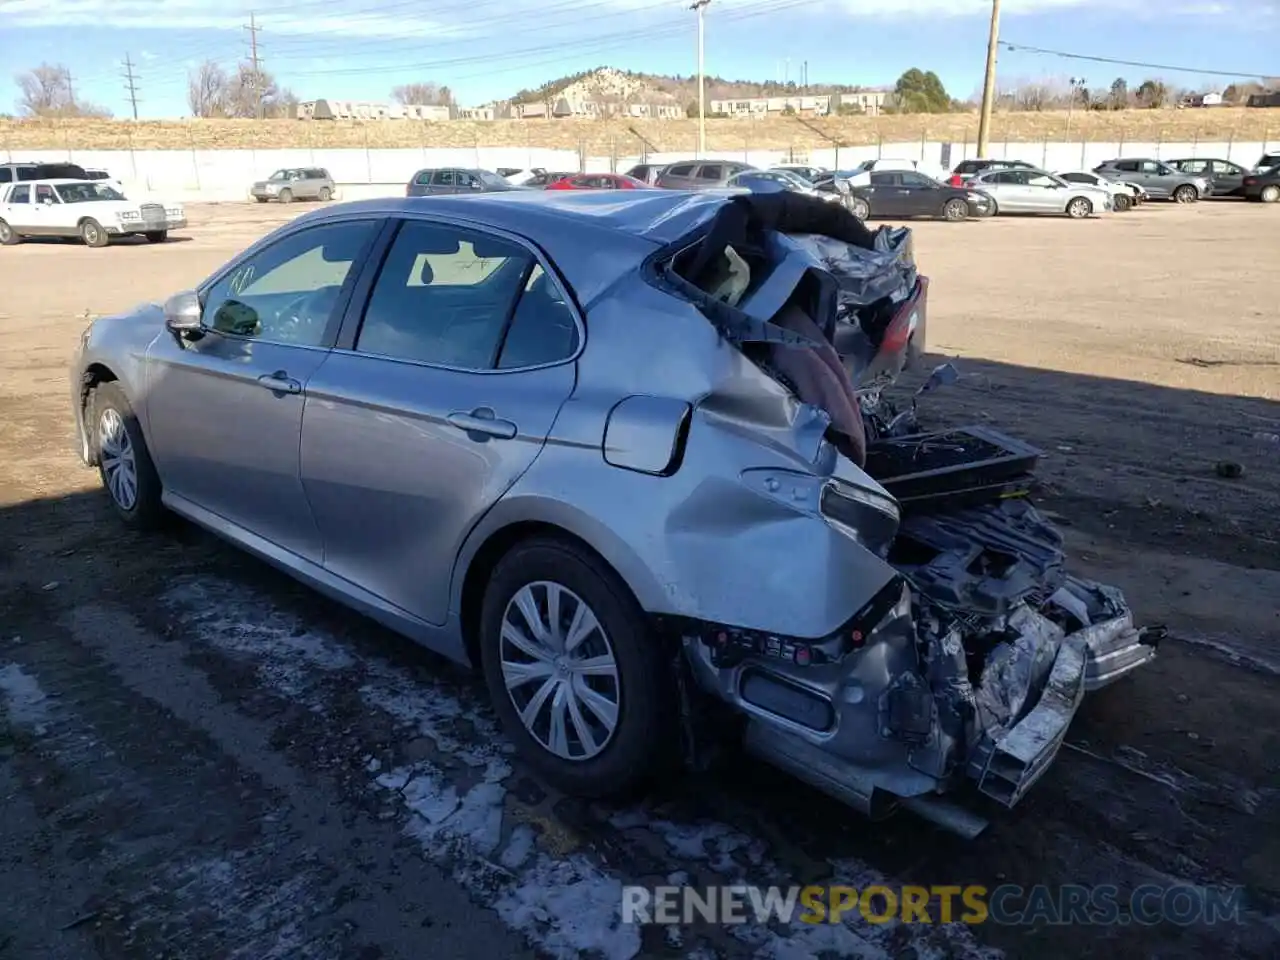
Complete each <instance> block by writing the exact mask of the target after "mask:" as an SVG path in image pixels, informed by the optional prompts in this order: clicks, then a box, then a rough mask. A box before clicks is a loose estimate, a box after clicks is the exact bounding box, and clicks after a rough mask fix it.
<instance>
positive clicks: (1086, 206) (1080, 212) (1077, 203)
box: [1067, 197, 1093, 220]
mask: <svg viewBox="0 0 1280 960" xmlns="http://www.w3.org/2000/svg"><path fill="white" fill-rule="evenodd" d="M1091 213H1093V204H1092V203H1090V202H1089V201H1088V200H1086V199H1085V198H1084V197H1076V198H1075V199H1074V200H1072V201H1071V202H1070V203H1068V204H1067V216H1068V217H1070V218H1071V219H1072V220H1082V219H1084V218H1085V217H1087V216H1089V214H1091Z"/></svg>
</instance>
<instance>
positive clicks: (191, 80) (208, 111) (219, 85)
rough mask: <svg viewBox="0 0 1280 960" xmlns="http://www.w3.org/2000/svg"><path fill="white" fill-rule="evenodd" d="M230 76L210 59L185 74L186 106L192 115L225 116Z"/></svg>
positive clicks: (205, 116) (227, 110)
mask: <svg viewBox="0 0 1280 960" xmlns="http://www.w3.org/2000/svg"><path fill="white" fill-rule="evenodd" d="M230 86H231V78H230V77H228V76H227V71H225V70H223V69H222V67H220V66H219V65H218V64H217V63H215V62H214V61H212V60H206V61H205V62H204V63H202V64H200V66H199V67H197V68H196V69H195V70H194V71H193V72H191V73H190V74H188V75H187V106H188V107H190V108H191V115H192V116H193V117H203V118H206V119H207V118H209V117H225V116H227V115H228V113H229V112H230V111H229V107H230V104H229V99H230V97H229V94H230Z"/></svg>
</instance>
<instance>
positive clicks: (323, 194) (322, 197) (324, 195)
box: [316, 187, 333, 203]
mask: <svg viewBox="0 0 1280 960" xmlns="http://www.w3.org/2000/svg"><path fill="white" fill-rule="evenodd" d="M316 199H317V200H319V201H320V202H321V203H328V202H329V201H330V200H332V199H333V192H332V191H331V190H330V189H329V188H328V187H321V188H320V192H319V193H317V194H316Z"/></svg>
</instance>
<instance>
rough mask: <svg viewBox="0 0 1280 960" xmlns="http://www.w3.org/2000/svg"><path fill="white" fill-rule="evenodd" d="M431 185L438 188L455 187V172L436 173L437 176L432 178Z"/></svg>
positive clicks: (441, 171) (440, 171)
mask: <svg viewBox="0 0 1280 960" xmlns="http://www.w3.org/2000/svg"><path fill="white" fill-rule="evenodd" d="M431 184H432V186H436V187H452V186H454V185H455V180H454V176H453V171H452V170H437V171H436V172H435V176H433V177H432V178H431Z"/></svg>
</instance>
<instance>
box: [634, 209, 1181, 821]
mask: <svg viewBox="0 0 1280 960" xmlns="http://www.w3.org/2000/svg"><path fill="white" fill-rule="evenodd" d="M676 246H677V247H678V250H676V251H675V252H674V253H671V254H670V255H669V256H666V257H665V259H664V260H663V261H662V262H661V263H660V264H659V267H658V273H659V283H660V284H662V285H663V286H665V287H666V289H667V290H668V291H669V292H670V293H672V294H673V295H675V296H677V297H679V298H681V299H685V300H688V301H690V302H691V303H692V304H693V305H694V306H696V307H697V308H698V310H699V311H700V312H701V313H702V314H703V315H704V316H705V317H706V318H707V319H708V320H709V321H710V322H711V323H712V324H713V325H714V326H715V328H716V329H717V331H718V332H719V333H720V334H721V336H722V337H723V338H724V339H725V340H728V341H729V342H730V343H732V344H734V345H735V346H736V347H737V348H738V349H739V350H740V351H742V352H743V353H744V354H745V355H746V356H747V357H748V358H749V359H751V360H753V361H754V362H755V363H756V365H757V366H758V367H759V368H760V369H761V370H762V371H763V372H764V373H765V374H767V375H768V377H769V378H770V379H771V380H773V381H775V382H776V383H778V384H781V385H782V386H783V387H785V388H786V392H787V394H788V395H789V396H788V397H787V398H786V399H787V401H788V402H790V403H792V405H793V407H794V406H795V405H796V404H797V403H798V406H799V409H801V410H804V411H808V412H809V413H814V412H815V411H816V413H817V414H818V415H820V416H822V417H825V423H826V429H825V434H824V436H825V439H824V440H823V441H822V444H821V448H820V450H819V452H818V454H817V455H816V456H815V457H814V458H813V463H812V466H811V467H810V468H808V469H805V470H792V469H776V470H770V469H762V470H759V471H746V472H745V473H744V476H743V478H742V482H744V483H747V484H748V485H751V486H753V488H754V489H756V491H757V492H758V493H759V494H760V495H761V496H762V497H765V498H766V499H768V500H770V501H771V502H785V503H788V504H790V505H792V506H793V507H794V509H795V510H797V511H808V512H809V515H810V517H811V519H812V520H813V522H814V523H820V524H825V525H826V526H827V527H828V528H830V530H833V531H835V532H836V533H837V534H838V535H839V536H841V537H843V538H845V539H847V540H848V541H852V542H853V543H855V544H856V545H857V546H858V547H860V548H861V549H860V550H858V551H857V552H856V553H854V554H850V553H849V552H847V551H845V550H844V545H843V544H842V546H841V549H840V550H832V551H830V557H831V562H830V565H829V566H828V567H827V568H826V571H825V577H826V578H827V582H826V583H824V584H822V585H820V586H815V585H814V584H812V583H804V582H802V581H801V580H799V579H797V581H796V586H795V595H796V598H797V599H796V602H797V603H804V602H805V598H806V597H811V596H817V595H822V596H830V595H831V594H832V593H839V594H841V595H842V596H844V597H845V598H846V600H847V609H848V610H849V611H851V615H850V616H849V617H848V618H847V620H845V621H844V622H843V623H840V624H839V625H837V626H835V628H834V629H832V630H831V631H830V632H828V633H826V634H825V635H823V636H816V637H815V636H788V635H783V634H779V633H778V632H777V631H776V629H755V628H754V627H753V625H752V624H751V623H749V622H748V623H727V622H714V621H709V620H702V619H699V618H697V617H659V618H657V620H658V625H659V627H660V629H662V630H663V631H664V632H666V633H667V634H668V635H669V636H672V637H674V638H675V639H676V640H677V641H678V643H679V647H680V649H681V650H682V652H683V658H684V665H685V668H686V669H687V674H688V676H689V678H690V684H689V685H690V686H691V687H692V688H694V689H697V690H701V691H702V692H703V693H705V694H709V695H710V698H711V702H712V703H714V704H717V705H719V706H720V707H723V706H725V705H727V707H728V708H729V709H728V710H727V711H725V710H720V711H719V712H720V713H721V714H727V715H728V717H729V718H730V720H731V722H732V723H733V725H734V729H735V730H736V731H737V732H740V733H741V736H742V738H743V742H744V744H745V746H746V748H747V750H748V751H749V752H750V753H752V754H754V755H755V756H757V757H759V758H761V759H763V760H765V761H767V762H769V763H771V764H773V765H774V766H776V767H779V768H781V769H783V770H786V771H788V772H790V773H791V774H793V775H795V776H796V777H798V778H799V779H801V780H804V781H806V782H808V783H810V784H812V785H813V786H815V787H817V788H819V789H820V790H822V791H824V792H826V793H827V794H829V795H831V796H834V797H836V798H838V799H839V800H841V801H843V802H845V803H847V804H848V805H850V806H852V807H854V808H856V809H858V810H860V811H861V812H863V813H865V814H867V815H869V816H871V817H873V818H878V817H880V816H882V815H886V814H888V813H890V812H892V811H893V810H894V809H895V808H897V807H900V806H901V807H906V808H908V809H911V810H913V811H914V812H916V813H918V814H920V815H922V816H925V817H927V818H930V819H932V820H933V821H935V822H937V823H940V824H942V825H944V826H946V827H948V828H950V829H952V830H955V831H956V832H959V833H961V834H964V835H968V836H973V835H976V834H977V833H978V832H979V831H980V830H981V829H982V828H983V827H984V826H985V823H986V821H985V820H984V819H983V818H982V817H981V816H979V815H978V814H977V813H976V812H974V809H973V804H964V803H956V802H952V800H951V799H949V797H948V796H947V795H952V794H956V795H963V794H964V793H965V792H969V793H973V792H975V791H976V792H977V793H979V794H982V795H985V796H986V797H988V798H990V799H991V800H994V801H996V802H997V803H999V804H1001V805H1004V806H1006V807H1012V806H1013V805H1015V804H1016V803H1018V801H1019V800H1020V799H1021V798H1022V797H1023V796H1024V795H1025V794H1026V792H1027V791H1028V790H1029V789H1030V788H1031V787H1032V786H1033V785H1034V784H1035V783H1036V781H1037V780H1038V779H1039V778H1040V777H1041V776H1042V775H1043V774H1044V773H1045V771H1046V770H1047V769H1048V768H1049V767H1050V765H1051V764H1052V762H1053V760H1054V758H1055V756H1056V754H1057V752H1058V750H1059V748H1060V747H1061V745H1062V743H1063V741H1064V738H1065V736H1066V733H1067V729H1068V727H1069V725H1070V723H1071V721H1072V719H1073V717H1074V716H1075V714H1076V712H1077V711H1078V710H1079V708H1080V705H1081V703H1082V701H1083V699H1084V697H1085V694H1086V693H1088V692H1090V691H1093V690H1097V689H1099V688H1101V687H1104V686H1106V685H1108V684H1110V683H1112V682H1114V681H1115V680H1117V679H1119V678H1120V677H1122V676H1124V675H1126V674H1127V673H1129V672H1130V671H1131V670H1133V669H1135V668H1137V667H1139V666H1141V665H1142V664H1144V663H1146V662H1148V661H1149V660H1150V659H1151V658H1152V657H1153V656H1154V655H1155V651H1156V647H1157V645H1158V643H1159V641H1160V639H1161V638H1162V636H1163V630H1162V629H1161V628H1159V627H1142V626H1139V625H1138V624H1136V623H1135V621H1134V618H1133V614H1132V613H1131V611H1130V609H1129V607H1128V605H1127V603H1126V601H1125V599H1124V597H1123V595H1122V594H1121V592H1120V591H1119V590H1117V589H1116V588H1114V587H1111V586H1108V585H1106V584H1102V583H1096V582H1093V581H1090V580H1087V579H1083V578H1080V577H1077V576H1073V575H1072V574H1071V573H1070V572H1069V571H1068V569H1067V562H1066V555H1065V550H1064V545H1063V540H1062V537H1061V535H1060V533H1059V532H1058V530H1057V529H1056V528H1055V527H1054V525H1053V524H1052V523H1051V522H1050V521H1049V520H1048V519H1047V518H1046V517H1045V516H1044V515H1043V514H1041V513H1039V512H1038V511H1037V510H1036V508H1035V507H1034V506H1033V505H1032V504H1031V502H1030V500H1029V494H1030V491H1031V485H1032V477H1033V472H1034V469H1035V466H1036V463H1037V461H1038V460H1039V458H1040V456H1041V452H1040V451H1039V450H1037V449H1035V448H1033V447H1031V446H1029V445H1028V444H1026V443H1023V442H1021V441H1019V440H1017V439H1016V438H1014V437H1010V436H1008V435H1006V434H1004V433H1002V432H1000V431H998V430H995V429H992V428H991V427H989V426H986V425H982V426H976V425H975V426H968V427H962V428H957V429H947V430H929V429H927V428H926V427H924V426H923V425H922V424H921V423H920V421H919V419H918V417H917V407H918V405H919V403H920V402H921V400H922V398H924V397H925V396H926V395H930V396H931V395H932V394H933V393H934V391H936V390H939V389H942V388H944V387H946V386H947V385H948V384H949V383H950V382H952V381H953V380H955V379H957V378H958V377H959V376H960V373H959V372H958V371H957V370H956V369H955V368H954V367H952V366H951V365H950V364H944V365H942V366H940V367H938V368H937V369H935V370H934V371H933V372H932V374H930V376H929V377H928V378H927V379H924V380H923V382H922V383H921V385H920V386H919V388H918V389H917V390H916V391H915V393H914V394H913V395H911V396H910V397H909V398H908V399H907V400H906V402H905V407H904V409H898V408H897V407H896V406H895V404H894V403H893V402H892V401H891V400H890V399H889V398H888V397H887V396H886V395H885V389H886V388H887V387H888V386H889V385H890V384H893V383H894V382H895V381H896V380H897V379H898V377H899V375H900V374H902V372H903V371H904V370H906V369H909V368H918V367H919V366H920V365H921V361H922V358H923V351H924V345H925V334H926V327H927V323H926V319H927V308H928V297H929V283H928V279H927V278H926V277H924V276H922V275H921V274H920V273H919V272H918V270H917V267H916V264H915V261H914V255H913V250H912V237H911V232H910V230H908V229H906V228H882V229H881V230H879V231H877V232H876V233H874V234H872V233H870V232H869V231H867V230H866V228H865V227H864V226H862V225H861V224H860V223H858V222H857V220H856V218H854V217H852V216H851V215H850V214H848V213H847V211H844V210H842V209H840V208H838V207H833V206H832V205H831V204H828V203H824V202H822V201H818V200H813V199H810V198H807V197H803V196H798V195H764V196H761V195H756V196H749V197H736V198H734V199H732V200H729V201H727V202H726V204H725V206H724V207H723V208H722V209H721V211H720V212H719V213H718V214H717V215H716V216H715V217H714V218H713V219H712V221H711V222H710V223H709V224H707V225H705V226H704V227H703V228H702V229H700V230H699V231H697V232H696V233H695V235H693V236H690V237H688V238H686V240H685V242H683V243H682V244H678V245H676ZM833 357H835V358H838V363H839V365H840V368H841V369H842V372H843V374H844V377H845V378H846V380H845V382H843V383H841V384H839V385H838V388H837V385H835V382H834V379H833V378H831V377H830V376H829V373H830V370H831V363H832V362H833V361H832V358H833ZM824 378H825V379H824ZM846 387H847V388H848V389H847V391H845V388H846ZM735 389H738V388H735ZM842 391H843V392H842ZM846 398H847V399H849V400H850V401H851V402H852V403H853V404H855V405H856V414H855V415H854V419H851V418H850V414H849V410H848V409H846V408H845V407H844V406H842V404H843V403H844V401H845V399H846ZM703 402H704V403H711V404H719V405H721V407H722V409H726V410H727V409H730V408H732V416H733V418H734V420H733V423H734V429H735V430H737V431H738V432H739V433H741V434H748V433H750V432H751V431H752V430H753V429H756V427H755V426H753V424H756V425H761V424H777V423H780V422H782V421H783V420H785V419H786V418H787V417H792V418H793V419H794V418H795V417H796V416H797V414H796V413H795V412H794V410H792V411H791V412H790V413H788V412H787V411H786V410H785V409H784V403H783V402H782V400H780V399H779V397H778V396H777V395H776V394H770V395H768V396H765V395H761V396H758V397H753V396H746V395H742V394H741V393H738V394H737V395H735V396H733V397H725V398H721V397H717V396H716V395H715V392H714V391H713V392H712V394H711V395H710V396H709V397H708V398H707V400H704V401H703ZM761 429H762V430H763V429H764V428H763V427H761ZM762 435H763V433H762ZM746 474H752V476H747V475H746ZM743 522H750V521H743ZM851 557H852V559H850V558H851ZM776 563H777V565H778V567H779V572H778V576H779V577H786V576H787V575H788V566H789V565H791V566H794V567H795V568H803V569H806V570H811V569H812V566H811V565H810V564H808V563H804V564H795V563H793V561H790V560H789V559H788V557H787V556H786V555H785V554H780V555H779V556H777V558H776ZM771 587H772V585H771ZM750 606H751V605H750V604H748V603H744V609H748V608H750ZM801 619H803V618H801ZM694 724H696V721H690V722H689V724H687V725H688V726H691V725H694ZM696 734H697V731H696V730H691V731H690V735H691V736H696Z"/></svg>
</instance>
